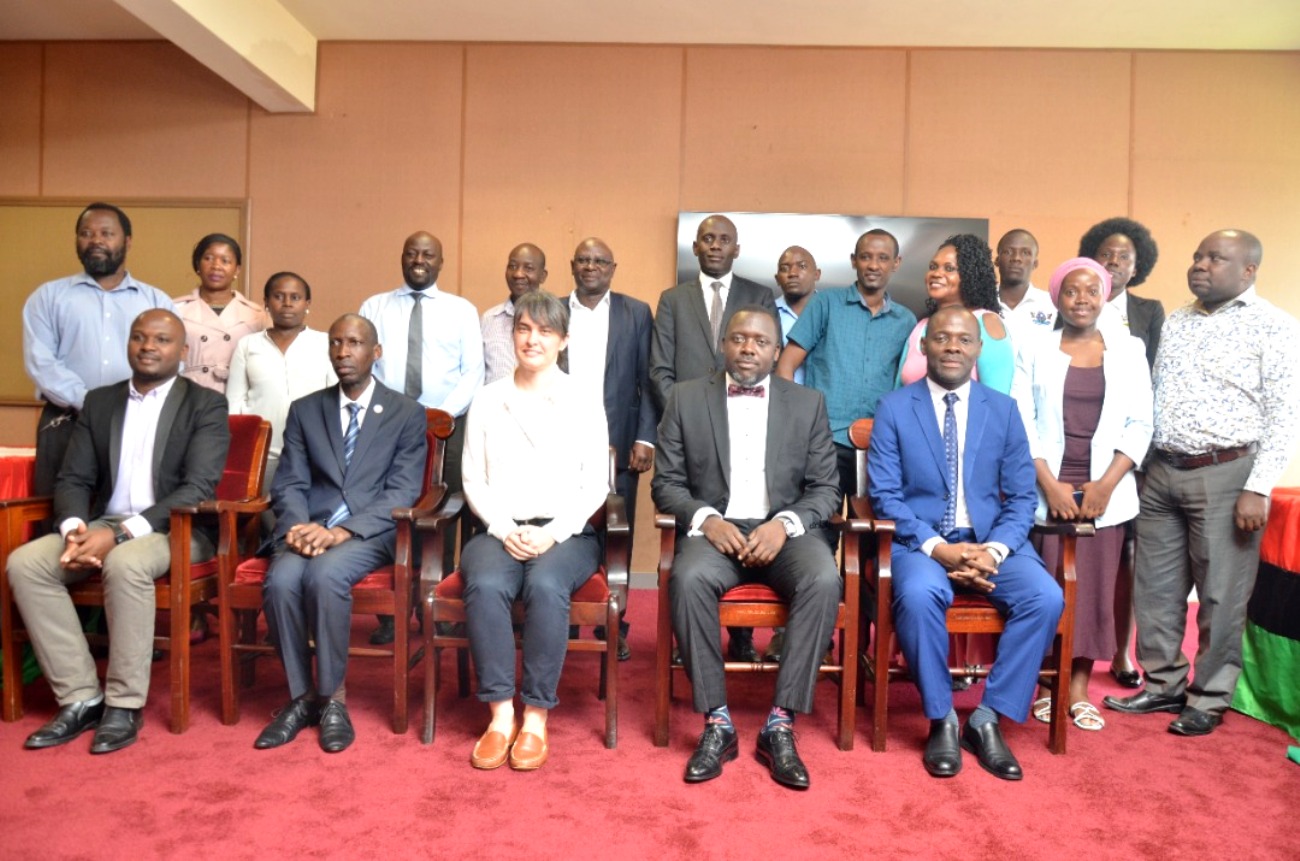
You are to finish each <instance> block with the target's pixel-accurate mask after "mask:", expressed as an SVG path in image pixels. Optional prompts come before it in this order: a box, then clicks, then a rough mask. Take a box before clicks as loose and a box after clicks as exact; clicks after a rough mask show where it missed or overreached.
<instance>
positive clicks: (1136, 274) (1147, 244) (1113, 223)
mask: <svg viewBox="0 0 1300 861" xmlns="http://www.w3.org/2000/svg"><path fill="white" fill-rule="evenodd" d="M1116 233H1118V234H1120V235H1121V236H1127V237H1128V241H1129V242H1132V243H1133V251H1134V252H1135V253H1136V254H1137V261H1136V263H1135V264H1134V266H1133V277H1132V278H1131V279H1129V282H1128V286H1129V287H1136V286H1138V285H1139V284H1141V283H1142V282H1143V281H1145V280H1147V276H1148V275H1150V274H1151V270H1152V269H1154V268H1155V265H1156V260H1157V259H1159V257H1160V249H1159V248H1158V247H1157V246H1156V241H1155V240H1154V239H1152V238H1151V231H1150V230H1147V229H1146V228H1145V227H1144V226H1142V225H1141V224H1139V223H1138V222H1136V221H1134V220H1133V219H1131V218H1122V217H1120V218H1107V219H1106V220H1105V221H1099V222H1097V223H1096V224H1094V225H1093V226H1092V227H1090V228H1088V232H1087V233H1085V234H1083V238H1082V239H1080V240H1079V256H1080V257H1090V258H1092V259H1093V260H1096V259H1097V249H1098V248H1100V247H1101V244H1102V243H1103V242H1105V241H1106V239H1107V238H1109V237H1111V236H1114V235H1115V234H1116Z"/></svg>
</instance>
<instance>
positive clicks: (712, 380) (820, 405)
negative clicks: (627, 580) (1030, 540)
mask: <svg viewBox="0 0 1300 861" xmlns="http://www.w3.org/2000/svg"><path fill="white" fill-rule="evenodd" d="M768 396H769V397H770V398H771V402H770V403H769V404H768V408H767V453H766V469H767V495H768V502H769V504H770V506H771V510H770V511H769V512H768V513H767V516H768V518H769V519H770V518H771V516H772V515H773V514H775V513H776V512H778V511H793V512H794V513H795V514H797V515H799V519H800V520H801V521H802V522H803V525H804V528H805V529H810V530H811V529H816V528H818V527H821V526H823V525H824V524H825V523H826V521H827V520H829V519H830V517H831V515H833V514H834V513H835V512H837V511H839V507H840V486H839V471H838V469H837V467H836V465H835V444H834V443H833V442H832V441H831V427H830V422H829V421H828V420H827V418H826V401H825V399H824V398H823V397H822V393H821V392H819V391H817V390H815V389H809V388H805V387H803V386H799V385H796V384H794V383H791V382H788V381H787V380H783V379H781V378H779V377H776V376H769V377H768ZM1013 412H1014V411H1013ZM1017 418H1018V416H1017ZM730 470H731V438H730V433H729V424H728V421H727V381H726V374H725V373H721V372H720V373H717V374H714V375H713V376H710V377H705V378H703V379H695V380H688V381H685V382H683V383H681V384H679V385H677V386H674V387H673V392H672V396H671V397H670V398H669V399H668V408H667V410H666V411H665V412H664V417H663V420H662V421H661V422H660V423H659V445H658V449H657V451H656V453H655V477H654V481H653V482H652V483H651V486H650V487H651V495H652V496H653V498H654V501H655V506H656V507H658V508H659V510H660V511H663V512H665V513H666V514H671V515H672V516H673V517H674V518H676V520H677V526H678V528H680V529H683V530H685V529H689V528H690V523H691V518H692V517H694V516H695V512H697V511H699V510H700V509H701V508H703V507H705V506H712V507H713V508H716V509H717V510H718V511H721V512H725V511H726V510H727V502H728V501H729V499H730V498H731V479H730ZM1031 514H1032V510H1031Z"/></svg>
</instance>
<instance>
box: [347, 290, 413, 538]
mask: <svg viewBox="0 0 1300 861" xmlns="http://www.w3.org/2000/svg"><path fill="white" fill-rule="evenodd" d="M417 307H418V305H417ZM359 412H361V405H360V404H348V413H349V415H348V429H347V431H346V432H345V433H344V434H343V472H344V474H345V475H346V474H347V471H348V467H349V466H351V465H352V453H353V452H355V451H356V450H357V437H358V436H360V435H361V423H360V422H359V421H357V413H359ZM351 513H352V510H351V509H350V508H348V503H347V500H342V501H340V502H339V505H338V508H335V509H334V513H333V514H331V515H330V519H329V520H327V521H325V526H326V527H334V526H337V525H338V524H340V523H342V522H343V521H344V520H346V519H347V517H348V515H349V514H351Z"/></svg>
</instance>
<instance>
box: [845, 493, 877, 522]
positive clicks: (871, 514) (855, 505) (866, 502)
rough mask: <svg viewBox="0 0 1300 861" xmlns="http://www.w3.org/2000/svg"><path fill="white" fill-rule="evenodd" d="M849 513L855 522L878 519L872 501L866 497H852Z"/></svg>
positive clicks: (850, 498)
mask: <svg viewBox="0 0 1300 861" xmlns="http://www.w3.org/2000/svg"><path fill="white" fill-rule="evenodd" d="M849 512H850V513H851V514H852V517H853V519H854V520H875V519H876V513H875V511H873V510H872V508H871V500H870V499H868V498H867V497H865V496H850V497H849Z"/></svg>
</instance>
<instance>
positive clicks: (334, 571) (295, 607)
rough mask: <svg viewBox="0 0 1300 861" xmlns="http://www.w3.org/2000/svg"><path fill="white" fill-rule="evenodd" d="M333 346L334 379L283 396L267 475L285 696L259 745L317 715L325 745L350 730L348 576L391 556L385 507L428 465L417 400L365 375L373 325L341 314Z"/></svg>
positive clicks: (275, 631) (373, 348)
mask: <svg viewBox="0 0 1300 861" xmlns="http://www.w3.org/2000/svg"><path fill="white" fill-rule="evenodd" d="M329 350H330V363H331V364H332V365H333V366H334V373H335V374H336V375H337V376H338V378H339V382H338V385H337V386H331V387H329V388H328V389H321V390H320V391H319V392H313V393H312V394H310V395H307V396H306V397H303V398H299V399H298V400H296V401H294V402H293V405H292V406H290V407H289V418H288V419H287V421H286V422H285V426H284V447H283V448H282V449H281V451H280V466H279V468H278V469H277V470H276V472H275V482H274V484H273V485H272V486H271V499H272V502H273V504H274V507H275V524H276V525H275V546H274V551H273V556H272V559H271V568H270V570H269V571H267V575H266V586H265V592H264V597H263V608H264V609H265V610H266V621H267V626H268V627H269V628H270V632H271V639H272V640H273V641H274V642H275V646H276V651H277V653H278V654H279V655H280V660H281V661H283V662H284V671H285V675H286V676H288V681H289V694H290V696H291V697H292V699H291V701H290V702H289V704H288V705H287V706H285V707H284V709H283V710H282V711H281V712H280V713H279V714H278V715H277V716H276V717H275V718H274V719H273V720H272V721H271V722H270V723H269V724H268V725H267V727H266V729H264V730H262V734H261V735H259V736H258V737H257V741H256V742H255V743H254V746H255V747H257V748H259V749H266V748H272V747H279V746H280V745H282V744H285V743H287V742H289V741H292V740H293V739H294V737H296V736H297V735H298V733H299V732H301V731H302V730H303V728H304V727H307V726H310V725H312V724H316V723H319V724H320V746H321V749H322V750H324V751H325V752H326V753H337V752H339V751H341V750H344V749H346V748H347V746H348V745H350V744H351V743H352V741H353V739H354V738H356V734H355V732H354V731H353V729H352V721H351V719H350V718H349V717H348V710H347V706H346V705H344V685H343V681H344V677H345V676H346V674H347V665H348V636H349V633H350V632H351V627H352V587H353V586H354V585H355V584H356V583H357V582H358V581H359V580H361V578H362V577H364V576H365V575H366V574H368V573H369V572H370V571H373V570H374V569H376V568H379V567H381V566H383V565H388V564H390V563H391V562H392V561H393V550H394V540H395V537H394V536H395V529H396V527H395V524H394V523H393V509H394V508H399V507H403V506H408V505H413V504H414V503H415V501H416V500H417V499H418V498H419V495H420V481H421V477H422V476H423V474H424V460H425V455H426V453H427V445H426V443H425V427H426V421H425V416H424V410H423V409H421V407H420V405H419V404H418V403H416V402H415V401H414V400H412V399H411V398H408V397H406V396H404V395H401V394H399V393H397V392H395V391H393V390H392V389H389V388H387V387H385V386H384V385H383V384H381V383H380V382H379V381H378V380H376V379H375V378H374V377H373V376H372V375H371V373H370V370H371V367H372V366H373V365H374V363H375V360H376V359H378V358H379V357H380V355H382V353H383V348H382V347H380V345H379V339H378V336H377V335H376V334H375V327H374V326H373V325H372V324H371V323H370V321H369V320H367V319H366V318H365V317H361V316H358V315H356V314H344V315H343V316H342V317H340V318H339V319H338V320H336V321H334V325H332V326H330V330H329ZM310 639H315V641H316V649H315V652H316V681H315V684H313V683H312V672H311V659H312V648H311V645H310V643H309V642H308V640H310Z"/></svg>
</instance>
